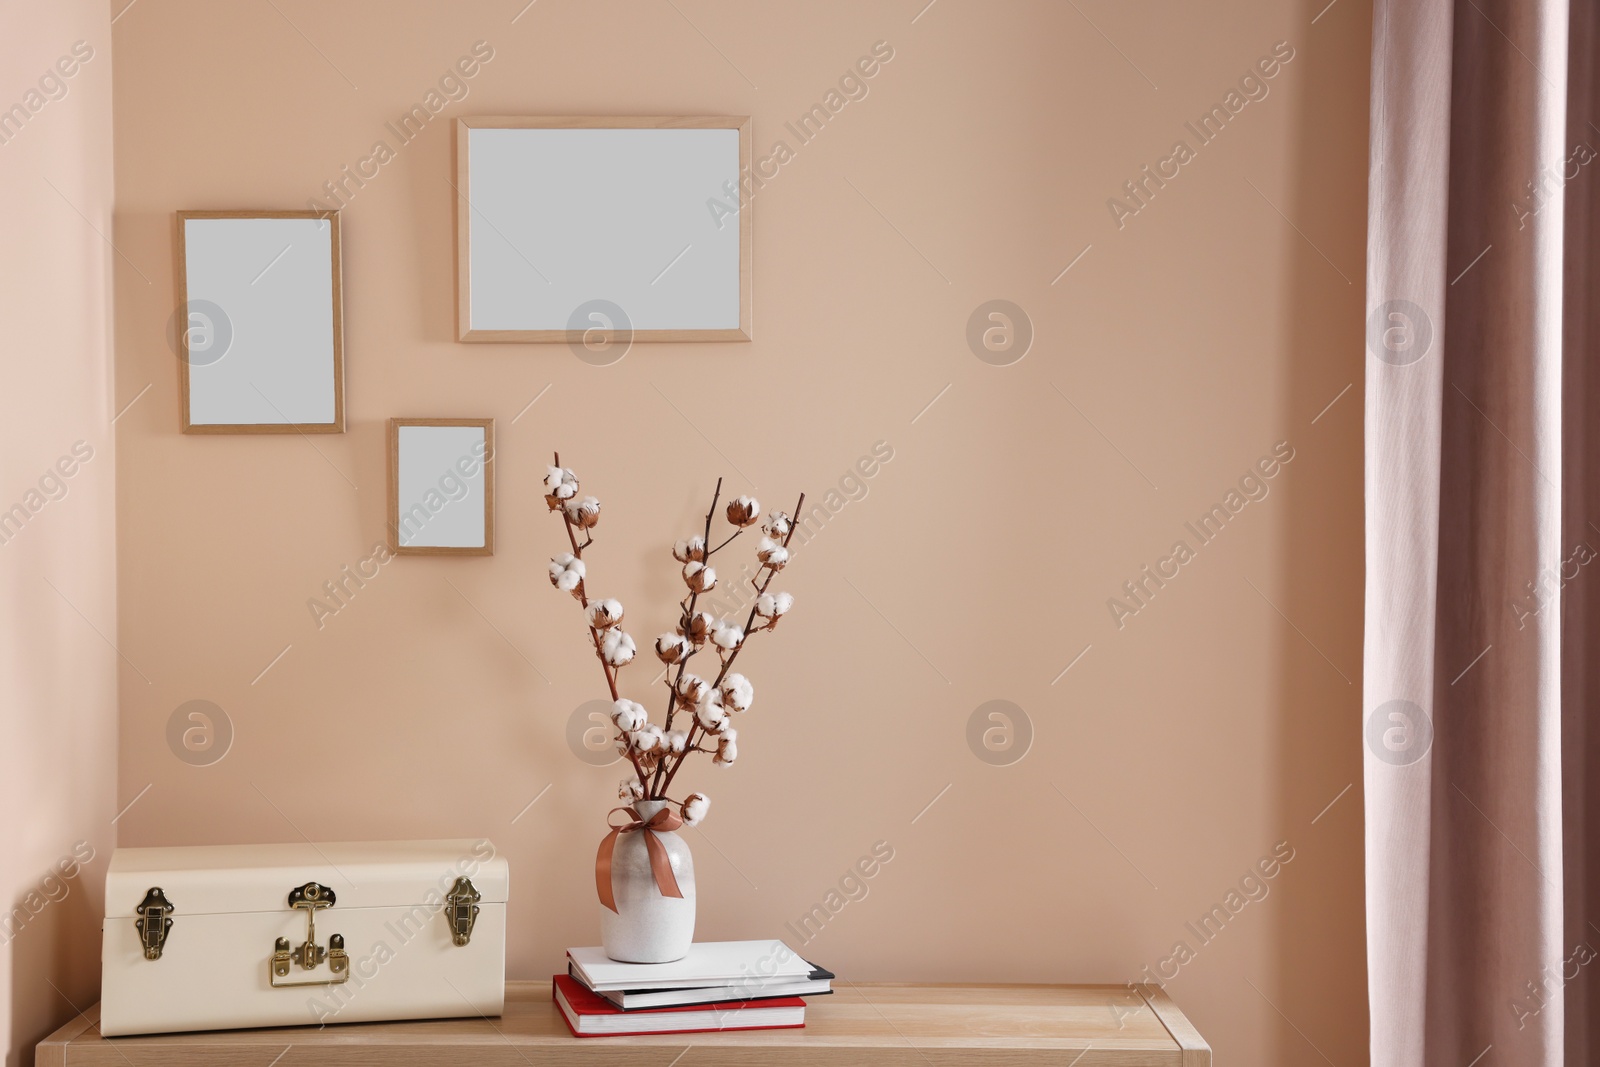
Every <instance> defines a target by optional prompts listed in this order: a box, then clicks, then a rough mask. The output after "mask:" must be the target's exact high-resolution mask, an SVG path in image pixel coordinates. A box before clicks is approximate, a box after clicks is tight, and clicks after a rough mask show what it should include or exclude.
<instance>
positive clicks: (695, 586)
mask: <svg viewBox="0 0 1600 1067" xmlns="http://www.w3.org/2000/svg"><path fill="white" fill-rule="evenodd" d="M683 582H684V584H685V585H687V586H688V587H689V591H690V592H691V593H709V592H710V591H711V590H712V589H714V588H716V585H717V569H716V568H715V567H707V566H706V565H705V564H704V563H700V562H691V563H685V564H684V565H683Z"/></svg>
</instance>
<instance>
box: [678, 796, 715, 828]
mask: <svg viewBox="0 0 1600 1067" xmlns="http://www.w3.org/2000/svg"><path fill="white" fill-rule="evenodd" d="M710 810H711V798H710V797H708V796H706V795H705V794H704V793H690V794H689V795H688V796H686V797H684V798H683V821H684V822H686V823H688V824H689V825H690V826H698V825H699V824H700V823H701V822H702V821H704V820H705V817H706V812H708V811H710Z"/></svg>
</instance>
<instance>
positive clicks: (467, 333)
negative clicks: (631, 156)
mask: <svg viewBox="0 0 1600 1067" xmlns="http://www.w3.org/2000/svg"><path fill="white" fill-rule="evenodd" d="M500 130H504V131H518V130H521V131H528V132H530V133H536V132H538V131H574V132H581V131H673V130H681V131H695V130H732V131H735V132H736V133H737V139H738V144H737V153H738V157H737V160H738V161H737V167H736V168H732V169H729V168H727V166H726V163H718V164H715V166H717V167H719V168H721V170H722V173H724V174H725V179H726V180H731V182H732V183H733V186H734V187H733V189H732V190H731V191H730V190H729V189H728V188H727V187H726V185H721V184H708V185H707V186H706V188H705V194H704V197H703V200H704V203H701V202H700V199H696V200H695V202H694V209H695V210H699V211H704V212H705V221H706V223H707V224H708V225H711V224H715V225H716V228H717V229H718V230H720V229H721V228H722V226H724V225H736V226H737V227H738V234H737V253H738V263H737V272H736V278H734V277H732V272H730V271H729V270H728V269H727V266H726V260H727V258H728V252H729V251H730V250H729V249H728V248H727V247H726V242H725V241H724V240H723V239H721V238H714V240H715V241H717V244H718V255H719V257H720V258H719V260H718V262H719V264H720V267H719V270H718V279H719V281H718V283H717V292H716V293H715V299H716V300H717V301H718V302H719V304H718V306H719V307H721V308H723V309H727V308H730V307H731V304H730V303H729V301H730V299H731V295H732V289H731V287H732V286H733V285H735V284H736V285H737V292H738V309H737V317H736V318H737V321H734V317H733V316H732V315H730V314H729V313H728V312H727V311H726V310H724V311H723V312H721V313H720V314H719V315H718V316H717V318H718V321H717V323H716V324H715V325H709V324H708V325H704V326H699V325H693V324H690V325H686V326H683V327H672V328H657V327H653V326H651V325H650V324H649V322H648V321H645V322H644V323H643V324H642V325H641V324H639V323H634V322H633V321H632V320H631V319H630V320H627V321H626V322H624V323H622V324H620V325H619V324H618V323H616V322H613V321H609V320H608V318H607V316H606V315H605V314H604V313H603V312H602V313H599V314H591V315H589V316H587V317H585V318H584V319H582V320H581V324H580V323H579V322H577V321H576V320H575V319H573V318H569V319H568V320H567V322H566V323H565V325H564V326H549V325H547V326H541V327H538V328H498V327H493V328H491V327H488V326H485V325H483V324H482V321H483V319H484V318H485V317H486V316H485V315H484V314H483V313H482V312H480V318H479V323H477V324H475V323H474V318H473V277H472V274H473V266H474V259H473V248H474V245H473V242H474V239H475V238H476V239H477V240H479V241H481V242H496V243H501V244H504V245H506V246H508V250H509V251H511V252H514V256H515V259H517V260H519V261H521V262H523V263H526V264H527V266H528V268H530V270H531V272H532V273H534V274H537V275H538V276H540V277H541V278H543V279H544V282H545V284H549V279H548V277H546V276H545V275H544V272H543V271H541V270H540V268H539V267H538V266H535V265H534V263H535V261H536V260H537V259H539V258H540V257H539V254H538V253H539V251H540V250H535V249H529V250H528V251H526V252H525V251H523V249H522V248H521V247H519V246H518V245H517V243H516V242H515V241H514V240H513V238H512V236H509V235H508V233H507V232H506V231H507V230H508V229H511V228H513V227H509V226H508V225H506V224H505V220H504V218H502V220H501V224H500V225H496V222H495V220H494V218H493V217H491V216H492V214H493V213H496V212H499V211H501V207H500V205H499V204H498V203H497V202H491V197H492V196H493V195H494V194H492V193H486V194H485V195H483V196H481V197H480V196H478V195H475V193H474V191H473V190H474V186H473V158H472V157H473V152H472V141H473V133H474V131H500ZM501 143H504V139H501ZM619 143H620V142H619ZM651 143H653V144H660V143H661V142H660V141H659V139H655V140H652V142H651ZM454 153H455V180H454V182H453V186H454V189H455V193H456V197H455V226H456V335H457V338H458V339H459V340H461V341H464V342H469V343H517V342H533V343H567V344H572V343H581V342H584V341H586V340H588V339H589V338H590V337H591V335H593V334H594V332H595V330H597V329H599V330H604V331H611V330H615V331H617V332H618V333H620V334H623V335H624V337H625V339H629V340H632V341H748V340H750V339H751V320H752V313H751V302H752V301H751V290H752V284H751V276H752V266H753V237H754V232H753V231H754V225H753V220H752V218H751V211H750V207H751V203H750V200H751V198H750V197H749V196H748V195H746V193H745V192H744V185H743V182H744V180H745V176H746V175H748V174H749V173H750V172H751V171H750V166H751V162H750V161H751V120H750V117H749V116H747V115H565V116H534V117H517V116H511V117H506V116H474V117H465V118H460V119H457V120H456V123H455V145H454ZM584 162H585V160H584V159H577V160H575V167H576V168H578V169H580V170H581V167H582V165H583V163H584ZM588 162H589V165H590V166H591V167H593V166H594V165H595V161H594V156H593V154H590V156H589V157H588ZM486 166H488V164H487V163H486V162H485V160H484V159H482V158H480V160H479V167H480V170H481V169H482V168H484V167H486ZM628 170H629V171H630V172H631V173H635V174H637V177H638V179H639V180H640V181H641V182H642V181H649V180H650V179H651V176H652V171H651V169H650V168H649V167H646V166H633V167H630V168H628ZM618 173H619V172H618V171H610V172H608V177H610V178H612V179H614V180H615V179H617V176H618ZM481 188H482V186H480V189H481ZM695 195H696V197H697V198H698V191H696V194H695ZM719 205H720V206H719ZM551 210H553V211H555V210H560V211H568V212H571V211H573V206H572V204H571V203H570V202H565V201H563V202H561V203H560V204H559V205H558V206H555V207H552V208H551ZM525 243H526V242H524V244H525ZM691 244H692V242H691ZM608 251H610V248H609V247H608ZM689 252H690V248H689V247H685V248H684V249H683V251H681V252H678V253H677V254H678V256H679V259H682V258H685V256H686V254H687V253H689ZM671 255H672V253H671V252H670V251H668V252H667V253H666V254H665V255H661V256H659V258H660V259H661V260H662V262H660V263H657V262H655V260H654V259H652V260H651V261H650V262H649V263H648V264H623V265H622V267H623V269H626V267H628V266H632V267H634V268H635V269H634V270H633V277H634V278H635V280H636V281H635V284H638V282H637V280H638V279H648V278H649V277H650V275H651V274H655V272H656V270H657V268H660V272H659V274H655V277H654V279H653V280H650V281H649V282H648V284H649V286H654V285H655V284H656V283H657V282H659V281H660V280H661V278H662V277H663V276H665V275H667V274H668V272H669V271H670V270H672V269H673V267H674V266H676V265H677V263H678V260H677V259H671ZM481 260H482V257H480V265H481ZM517 269H519V270H520V268H517ZM550 269H551V270H557V271H558V268H557V267H555V266H551V267H550ZM558 275H559V272H558ZM682 275H683V272H682V271H680V272H679V276H678V277H675V278H673V279H672V283H671V284H682ZM488 282H489V280H488V279H483V278H480V279H479V286H480V291H485V290H487V289H488V288H489V284H488ZM657 295H658V294H655V293H652V294H651V296H652V299H654V298H655V297H656V296H657ZM591 297H592V298H594V299H591ZM584 301H586V302H588V303H596V304H606V303H608V302H609V301H610V297H609V296H607V294H605V293H600V292H588V293H586V295H584V296H582V297H581V299H580V300H568V301H567V303H572V304H574V305H575V306H576V307H580V308H582V307H587V306H588V303H584ZM624 303H626V301H624ZM682 303H683V302H682V301H678V302H677V304H678V305H679V306H681V304H682ZM613 306H614V305H613ZM563 310H564V309H563ZM624 313H625V314H626V311H624ZM575 315H576V312H574V316H575ZM546 317H549V315H548V313H546Z"/></svg>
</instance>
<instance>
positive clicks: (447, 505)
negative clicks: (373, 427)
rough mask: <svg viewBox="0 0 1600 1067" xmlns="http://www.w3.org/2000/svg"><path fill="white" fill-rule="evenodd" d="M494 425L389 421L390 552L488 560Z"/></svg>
mask: <svg viewBox="0 0 1600 1067" xmlns="http://www.w3.org/2000/svg"><path fill="white" fill-rule="evenodd" d="M494 460H495V456H494V420H493V419H403V418H395V419H390V420H389V507H388V527H389V530H388V534H389V550H390V551H391V552H393V553H395V554H396V555H399V556H492V555H494V466H495V463H494Z"/></svg>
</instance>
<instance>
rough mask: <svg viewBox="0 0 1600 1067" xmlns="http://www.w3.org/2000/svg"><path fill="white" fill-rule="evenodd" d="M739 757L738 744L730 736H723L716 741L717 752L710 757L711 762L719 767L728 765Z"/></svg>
mask: <svg viewBox="0 0 1600 1067" xmlns="http://www.w3.org/2000/svg"><path fill="white" fill-rule="evenodd" d="M738 758H739V746H738V745H737V744H736V743H735V742H734V740H733V738H731V737H724V738H722V739H721V740H720V741H718V742H717V754H716V755H715V756H712V757H711V762H712V763H715V764H717V765H718V766H721V767H728V766H731V765H732V764H733V761H734V760H736V759H738Z"/></svg>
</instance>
